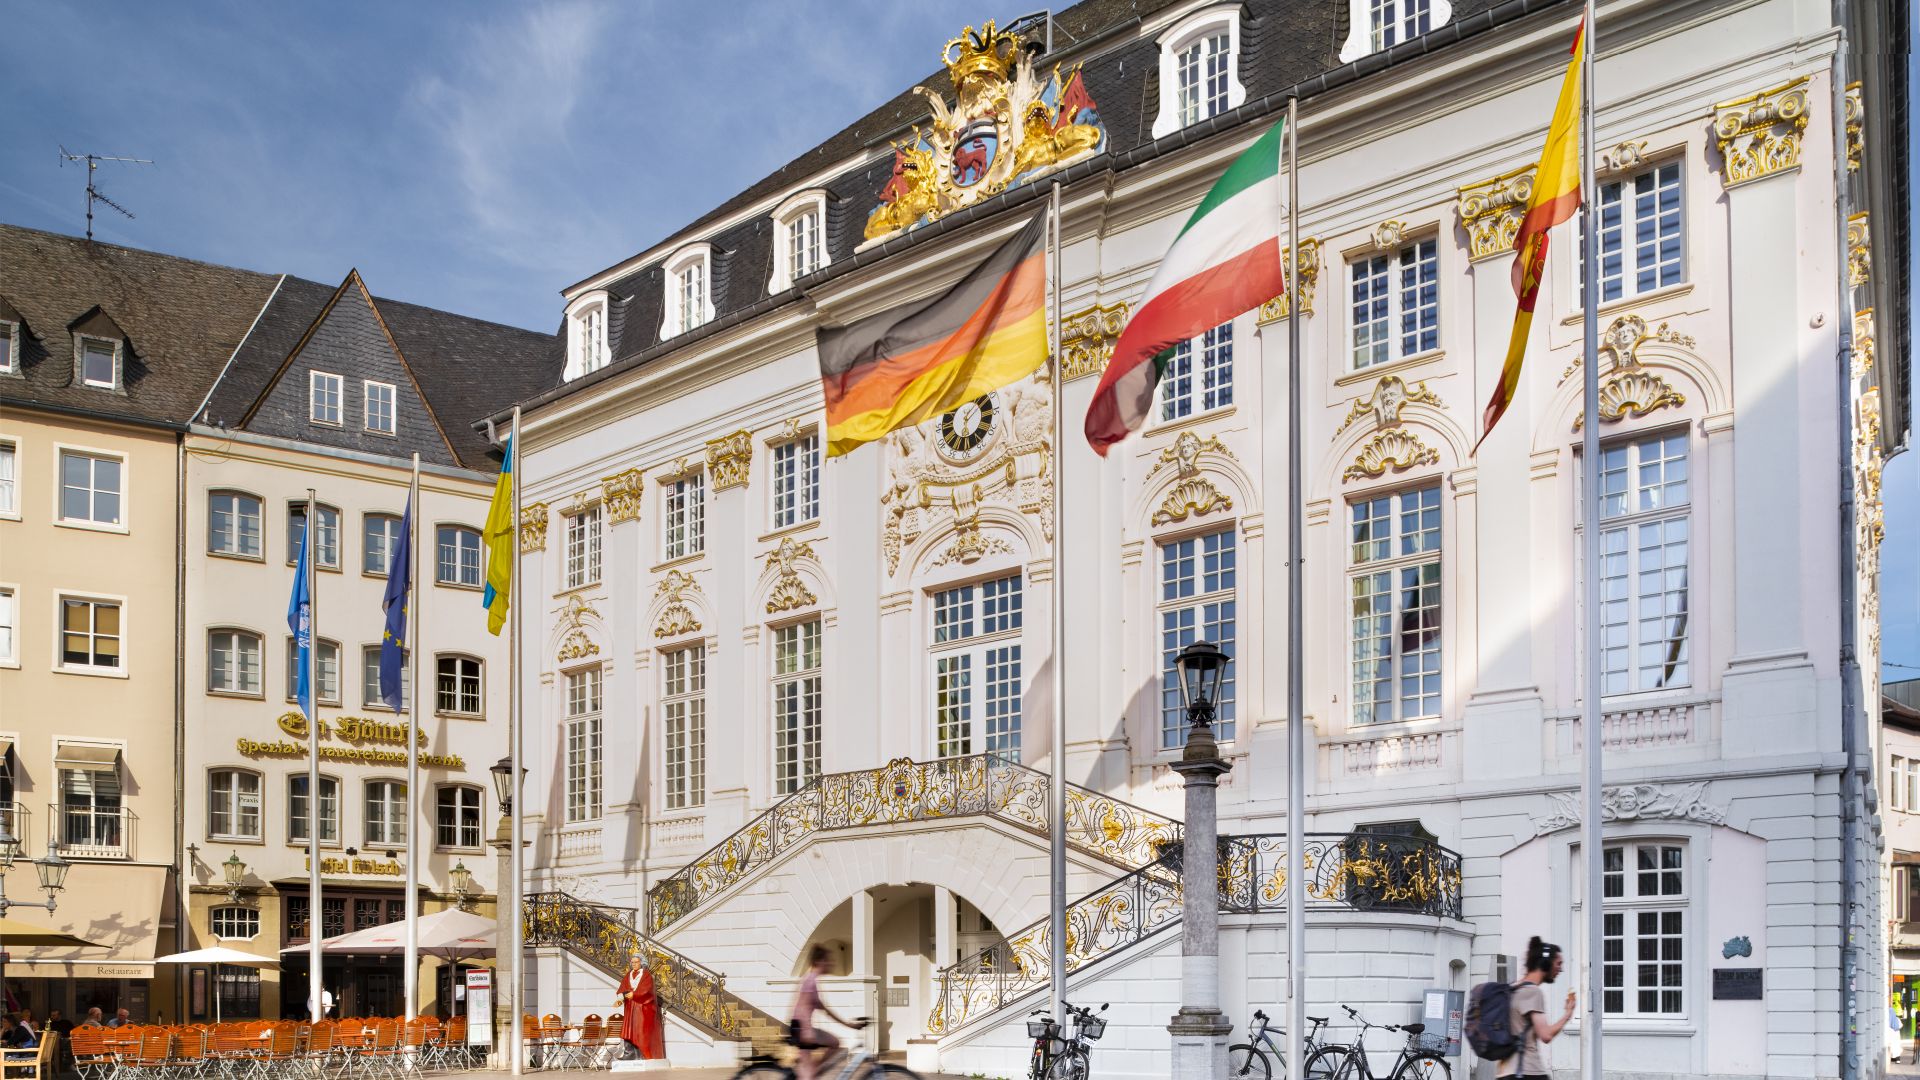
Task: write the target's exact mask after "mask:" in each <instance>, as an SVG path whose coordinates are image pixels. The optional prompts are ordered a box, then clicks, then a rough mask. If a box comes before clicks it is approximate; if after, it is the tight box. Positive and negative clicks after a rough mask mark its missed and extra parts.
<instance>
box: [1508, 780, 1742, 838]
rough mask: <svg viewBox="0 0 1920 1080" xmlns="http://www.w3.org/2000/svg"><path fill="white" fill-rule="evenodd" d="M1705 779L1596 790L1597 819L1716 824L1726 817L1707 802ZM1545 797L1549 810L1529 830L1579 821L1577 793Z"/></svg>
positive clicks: (1553, 793) (1535, 831)
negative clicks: (1597, 798)
mask: <svg viewBox="0 0 1920 1080" xmlns="http://www.w3.org/2000/svg"><path fill="white" fill-rule="evenodd" d="M1706 796H1707V781H1705V780H1696V781H1693V782H1691V783H1682V784H1627V785H1623V786H1621V787H1610V788H1603V789H1601V792H1600V820H1601V821H1649V820H1656V819H1661V818H1664V819H1667V820H1669V821H1699V822H1704V823H1706V824H1709V825H1720V824H1723V823H1725V822H1726V820H1727V811H1726V809H1725V808H1724V807H1719V806H1714V805H1712V804H1711V803H1709V802H1707V799H1706ZM1547 798H1548V799H1549V800H1551V801H1552V803H1553V812H1551V813H1549V814H1546V815H1543V816H1541V817H1537V818H1534V819H1533V834H1534V835H1535V836H1545V835H1546V834H1547V833H1552V832H1559V831H1560V830H1562V829H1571V828H1573V827H1574V826H1576V825H1579V824H1580V821H1581V818H1582V814H1581V806H1580V793H1579V792H1577V791H1550V792H1548V793H1547Z"/></svg>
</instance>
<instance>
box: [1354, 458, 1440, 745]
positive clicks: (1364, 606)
mask: <svg viewBox="0 0 1920 1080" xmlns="http://www.w3.org/2000/svg"><path fill="white" fill-rule="evenodd" d="M1348 511H1349V513H1350V514H1351V515H1352V527H1353V537H1352V548H1351V551H1352V569H1351V571H1350V573H1349V575H1348V582H1349V594H1350V598H1351V601H1352V607H1351V609H1350V612H1349V615H1350V620H1351V621H1350V623H1349V627H1350V631H1349V633H1350V637H1349V642H1350V646H1351V652H1350V656H1351V658H1352V659H1351V663H1352V665H1353V722H1354V723H1356V724H1378V723H1385V722H1387V721H1389V720H1413V719H1418V718H1420V717H1426V716H1438V715H1440V660H1441V651H1440V485H1439V484H1437V483H1435V484H1427V485H1425V486H1423V487H1418V488H1414V489H1412V490H1410V491H1401V492H1394V493H1391V494H1385V495H1375V496H1371V497H1367V498H1363V499H1359V500H1356V501H1354V502H1353V503H1352V504H1350V506H1349V508H1348Z"/></svg>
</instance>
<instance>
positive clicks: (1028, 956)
mask: <svg viewBox="0 0 1920 1080" xmlns="http://www.w3.org/2000/svg"><path fill="white" fill-rule="evenodd" d="M1219 843H1220V871H1219V886H1220V895H1219V904H1220V910H1221V911H1223V912H1230V913H1246V914H1252V913H1265V912H1279V911H1283V910H1284V909H1285V906H1286V836H1285V835H1284V834H1279V833H1259V834H1252V835H1246V836H1223V837H1221V838H1220V841H1219ZM1181 855H1182V848H1181V846H1180V845H1179V844H1168V845H1166V847H1165V849H1164V850H1163V851H1162V852H1161V854H1160V856H1159V857H1158V858H1157V859H1155V860H1154V861H1153V862H1152V863H1149V864H1148V865H1146V866H1144V867H1142V868H1141V869H1139V870H1136V871H1134V872H1133V873H1130V874H1127V875H1126V876H1124V877H1121V878H1119V879H1118V880H1115V881H1112V882H1109V883H1108V884H1106V885H1104V886H1102V887H1101V888H1099V889H1096V890H1094V891H1093V892H1091V893H1089V894H1087V895H1086V896H1083V897H1081V898H1080V899H1078V900H1075V901H1074V902H1073V903H1071V904H1069V905H1068V906H1067V949H1066V952H1067V971H1068V972H1069V973H1071V972H1075V971H1078V970H1080V969H1081V968H1083V967H1086V966H1088V965H1089V964H1095V963H1098V962H1100V961H1101V960H1105V959H1107V958H1108V957H1110V956H1114V955H1117V954H1118V953H1120V952H1121V951H1122V950H1124V949H1126V948H1128V947H1130V946H1132V945H1135V944H1138V943H1139V942H1141V941H1145V940H1146V939H1147V938H1150V937H1153V936H1154V935H1155V934H1158V933H1160V932H1161V931H1163V930H1165V929H1167V928H1168V927H1170V926H1172V925H1174V924H1175V923H1177V922H1179V921H1180V912H1181V887H1180V863H1181ZM1303 857H1304V859H1305V869H1306V874H1307V886H1306V891H1307V901H1308V903H1309V904H1310V905H1311V906H1314V907H1318V908H1327V907H1339V908H1346V909H1349V910H1356V911H1404V912H1411V913H1415V914H1421V915H1431V916H1435V917H1438V918H1447V919H1458V918H1461V907H1460V856H1459V855H1457V854H1455V853H1454V852H1452V851H1449V850H1447V849H1446V848H1444V847H1441V846H1440V845H1438V844H1435V843H1433V842H1431V841H1428V840H1424V839H1421V838H1418V837H1411V836H1380V835H1372V834H1365V833H1321V834H1309V835H1308V836H1307V838H1306V848H1305V851H1304V852H1303ZM1049 940H1050V939H1049V936H1048V927H1047V921H1046V920H1045V919H1042V920H1040V921H1039V922H1036V923H1033V924H1031V925H1029V926H1026V927H1023V928H1021V929H1020V930H1018V931H1016V932H1015V933H1013V934H1010V935H1008V937H1007V939H1006V940H1005V941H1003V942H1001V943H999V944H997V945H994V946H992V947H991V948H987V949H982V950H981V951H979V952H977V953H975V954H973V955H972V956H969V957H966V958H965V959H962V960H961V961H960V962H959V963H956V964H954V965H953V966H952V967H948V968H945V969H943V970H942V971H941V973H940V989H939V996H938V997H937V998H936V999H935V1001H934V1007H933V1014H932V1015H931V1016H930V1017H928V1019H927V1030H928V1032H929V1033H931V1034H936V1035H938V1034H945V1033H946V1032H950V1031H957V1030H959V1029H960V1028H961V1027H963V1026H965V1025H967V1024H969V1023H971V1022H973V1021H974V1020H977V1019H979V1018H980V1017H982V1016H986V1015H988V1014H990V1013H994V1012H998V1011H999V1010H1000V1009H1003V1008H1005V1007H1006V1006H1007V1005H1009V1004H1011V1003H1012V1002H1013V1001H1015V1000H1016V999H1018V998H1020V997H1023V996H1025V995H1027V994H1030V993H1033V992H1035V991H1037V990H1040V989H1042V988H1044V987H1045V986H1047V985H1048V984H1049V983H1050V982H1051V981H1052V971H1053V963H1052V959H1051V956H1050V950H1049V948H1048V942H1049Z"/></svg>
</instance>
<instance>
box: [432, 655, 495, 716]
mask: <svg viewBox="0 0 1920 1080" xmlns="http://www.w3.org/2000/svg"><path fill="white" fill-rule="evenodd" d="M433 663H434V711H435V712H443V713H454V714H457V715H460V716H479V715H480V711H481V707H482V702H481V696H482V695H481V688H482V685H483V681H482V679H481V677H480V661H479V660H478V659H477V658H475V657H472V656H439V657H435V658H434V662H433Z"/></svg>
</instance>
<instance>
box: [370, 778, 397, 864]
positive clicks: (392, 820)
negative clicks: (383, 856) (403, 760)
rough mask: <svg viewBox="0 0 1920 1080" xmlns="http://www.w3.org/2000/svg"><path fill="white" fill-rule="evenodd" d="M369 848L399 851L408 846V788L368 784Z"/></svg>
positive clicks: (394, 782) (387, 783) (382, 782)
mask: <svg viewBox="0 0 1920 1080" xmlns="http://www.w3.org/2000/svg"><path fill="white" fill-rule="evenodd" d="M365 820H366V823H367V831H366V837H367V839H366V846H367V847H370V848H371V847H400V846H401V845H403V844H405V843H406V842H407V785H405V784H403V783H401V782H400V781H398V780H369V781H367V803H366V816H365Z"/></svg>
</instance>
